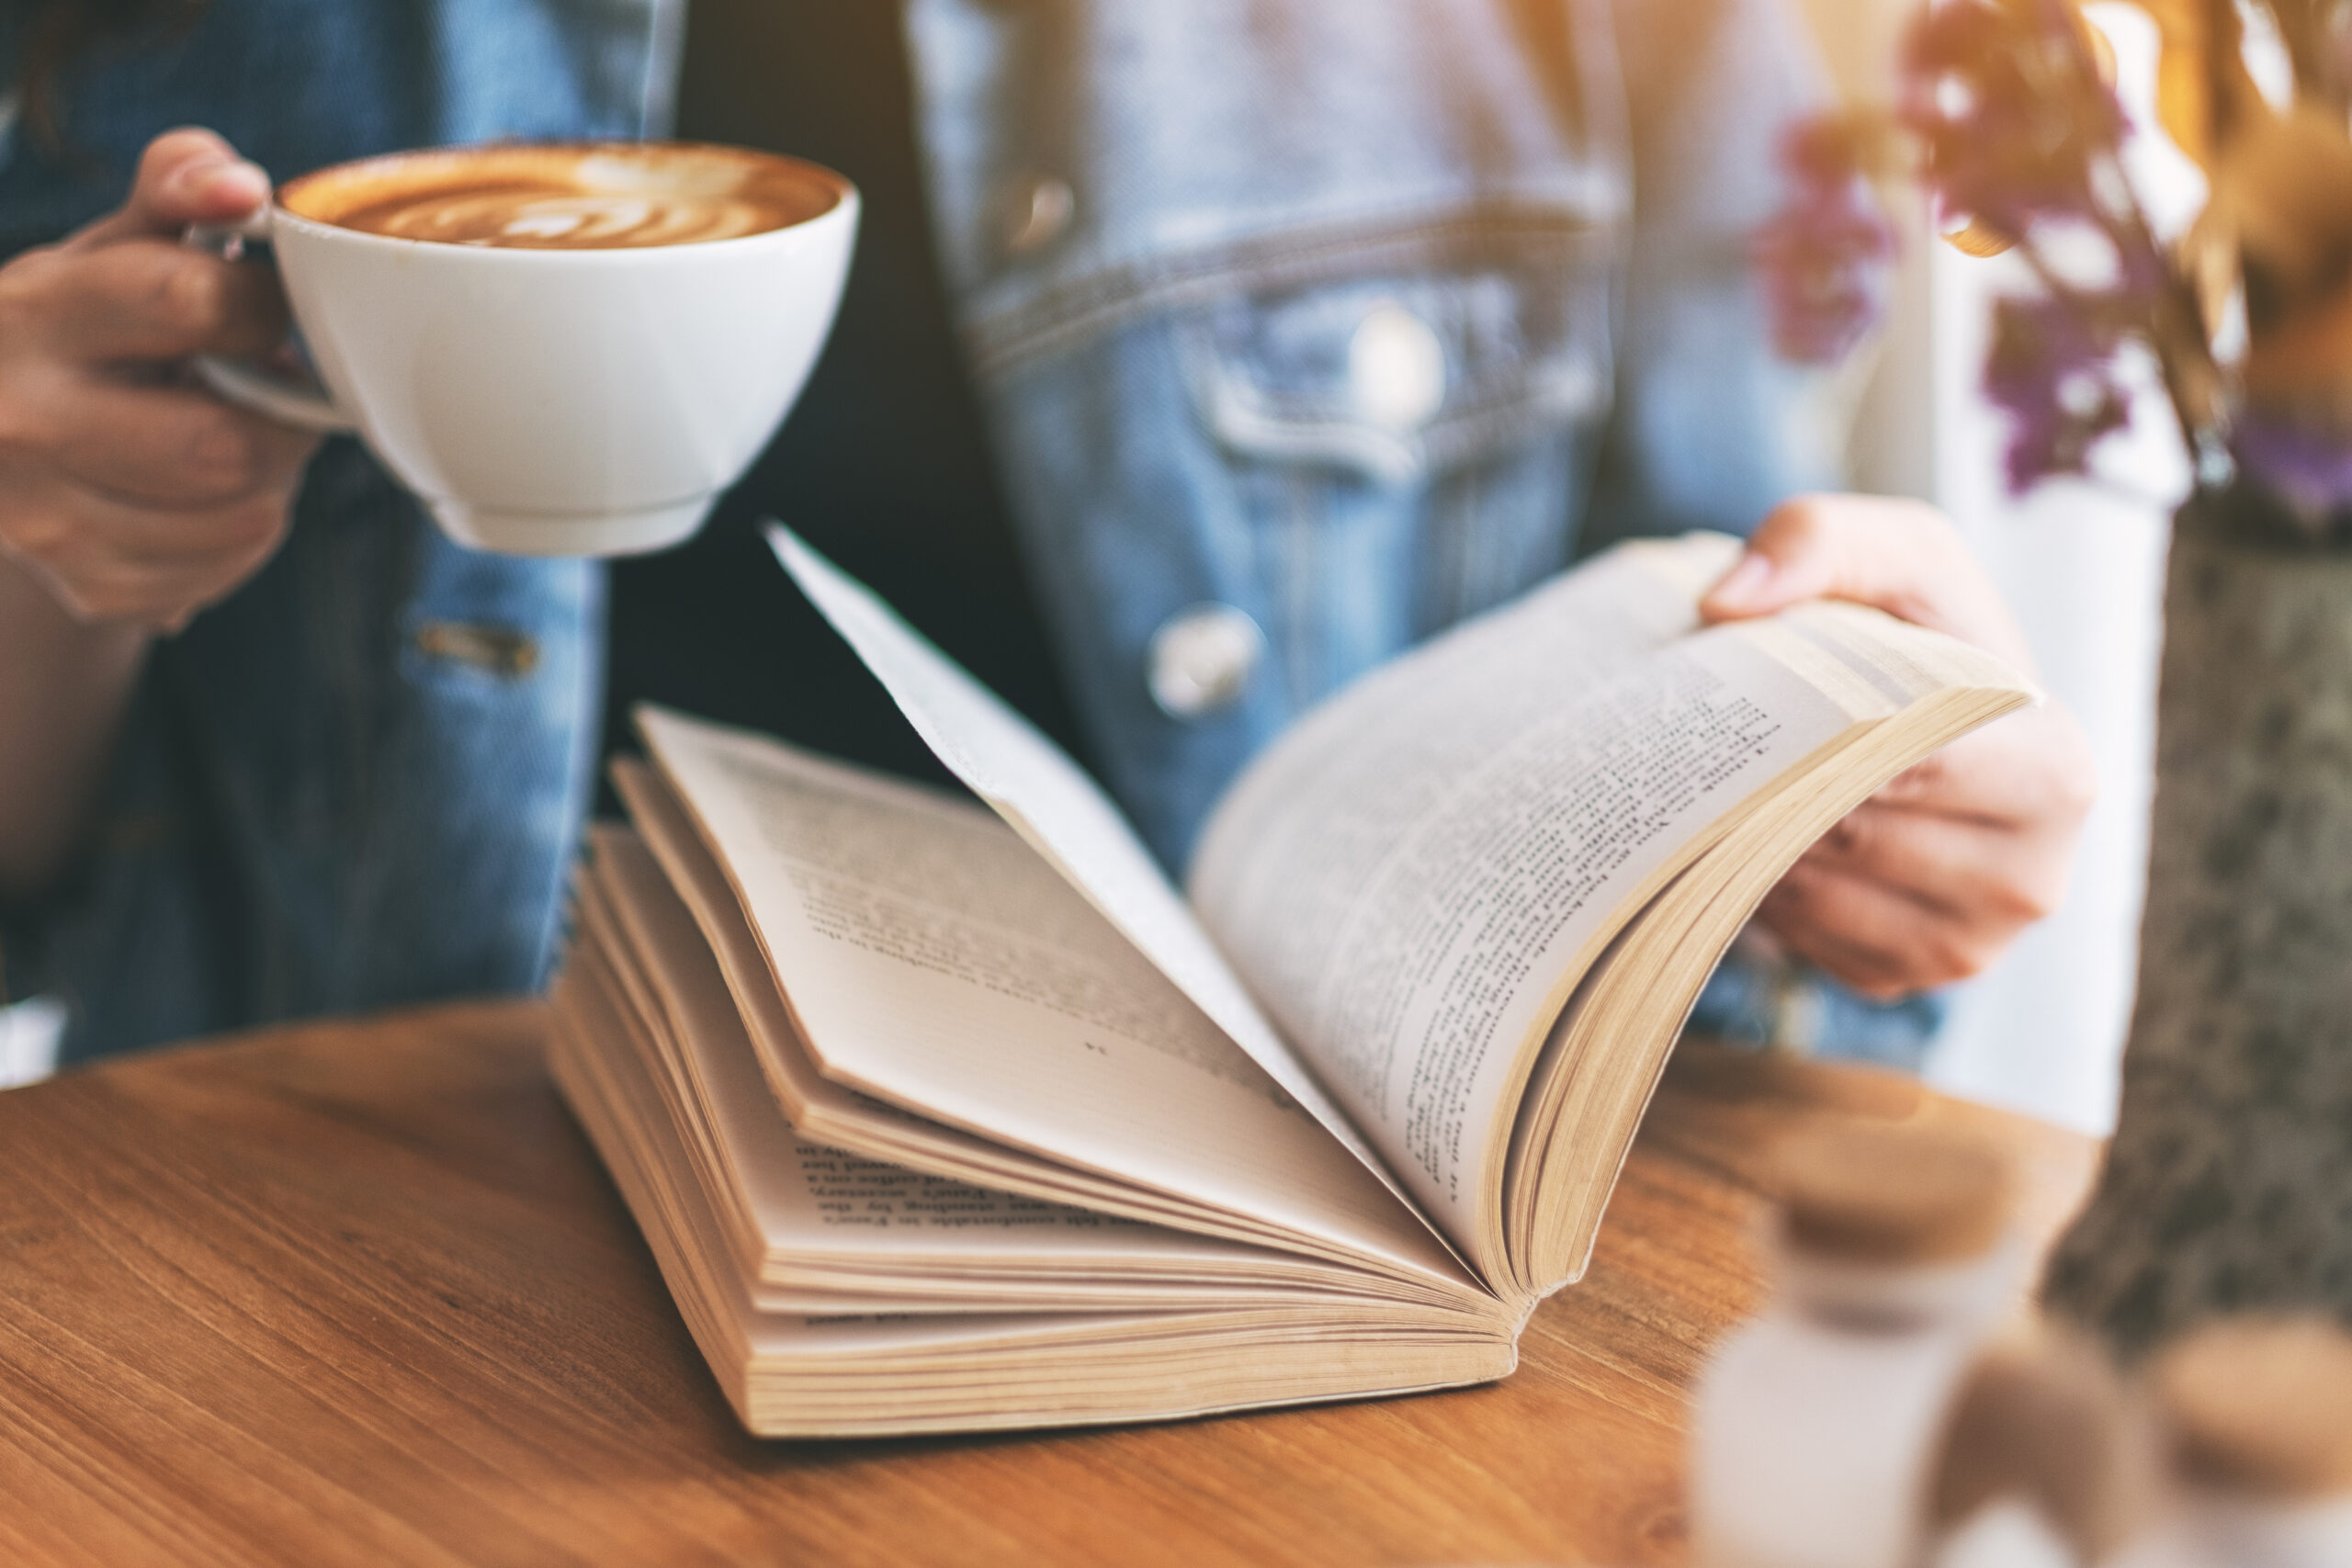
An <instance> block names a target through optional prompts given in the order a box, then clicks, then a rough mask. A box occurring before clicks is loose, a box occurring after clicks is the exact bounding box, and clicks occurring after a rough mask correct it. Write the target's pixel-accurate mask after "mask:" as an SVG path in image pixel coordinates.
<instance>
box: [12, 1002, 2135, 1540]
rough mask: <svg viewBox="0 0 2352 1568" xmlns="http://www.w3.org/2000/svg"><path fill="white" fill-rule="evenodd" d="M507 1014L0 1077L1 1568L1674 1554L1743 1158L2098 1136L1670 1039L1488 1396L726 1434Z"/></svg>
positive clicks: (519, 1013)
mask: <svg viewBox="0 0 2352 1568" xmlns="http://www.w3.org/2000/svg"><path fill="white" fill-rule="evenodd" d="M541 1027H542V1023H541V1015H540V1013H539V1011H538V1010H537V1008H536V1007H535V1006H532V1005H530V1004H521V1003H510V1004H502V1005H496V1006H481V1007H463V1008H454V1009H442V1010H432V1011H421V1012H414V1013H409V1014H404V1015H399V1016H393V1017H387V1018H381V1019H375V1020H369V1021H357V1022H339V1023H333V1024H322V1025H316V1026H310V1027H303V1028H296V1029H288V1030H282V1031H277V1032H269V1033H266V1034H259V1035H254V1036H251V1037H248V1038H246V1039H243V1040H241V1041H232V1042H228V1043H221V1044H213V1045H201V1046H195V1047H189V1048H185V1049H181V1050H178V1051H175V1052H168V1053H164V1054H162V1055H154V1056H150V1057H146V1058H143V1059H141V1060H136V1061H130V1062H125V1063H121V1064H119V1065H115V1066H107V1067H103V1068H98V1069H96V1070H91V1071H85V1072H81V1073H76V1074H72V1075H68V1076H66V1077H61V1078H59V1079H56V1080H53V1081H51V1082H50V1083H46V1084H41V1085H38V1086H35V1087H33V1088H30V1089H18V1090H15V1091H12V1092H9V1093H6V1094H0V1563H6V1564H10V1565H12V1568H34V1565H43V1568H45V1565H49V1564H77V1565H78V1564H87V1565H90V1568H130V1565H135V1564H143V1563H150V1562H154V1563H174V1564H225V1565H234V1568H255V1565H270V1564H288V1565H300V1568H320V1565H322V1564H335V1563H370V1564H375V1563H435V1564H457V1563H516V1564H542V1563H551V1564H552V1563H592V1562H593V1563H629V1564H669V1563H776V1564H784V1563H791V1564H796V1565H814V1564H829V1563H890V1564H908V1563H927V1562H942V1563H946V1562H954V1563H1021V1564H1058V1563H1071V1564H1079V1563H1084V1564H1097V1563H1136V1564H1156V1563H1169V1564H1178V1563H1182V1564H1204V1563H1219V1562H1247V1563H1277V1564H1279V1563H1298V1564H1321V1563H1335V1564H1336V1563H1347V1564H1375V1563H1377V1564H1414V1563H1426V1564H1432V1565H1435V1564H1447V1563H1455V1564H1460V1563H1477V1562H1492V1563H1505V1562H1515V1563H1526V1562H1561V1563H1581V1562H1590V1563H1597V1564H1614V1565H1618V1568H1635V1565H1639V1564H1651V1563H1673V1562H1680V1561H1682V1557H1683V1529H1682V1521H1681V1513H1680V1507H1679V1450H1680V1445H1681V1440H1682V1427H1683V1393H1684V1388H1685V1385H1686V1383H1687V1382H1688V1380H1689V1379H1690V1377H1691V1373H1692V1371H1693V1370H1694V1369H1695V1367H1696V1366H1697V1364H1698V1362H1699V1360H1700V1359H1701V1358H1702V1356H1703V1355H1704V1353H1705V1351H1706V1349H1707V1348H1708V1346H1709V1345H1710V1344H1711V1343H1712V1342H1713V1340H1714V1339H1715V1338H1716V1337H1718V1336H1719V1335H1720V1334H1721V1333H1722V1332H1723V1330H1724V1328H1725V1326H1726V1325H1729V1324H1731V1323H1733V1322H1734V1321H1735V1320H1736V1318H1737V1317H1738V1316H1739V1314H1741V1313H1742V1312H1743V1311H1745V1310H1747V1308H1748V1307H1749V1306H1750V1305H1751V1304H1752V1303H1753V1302H1754V1299H1755V1293H1756V1286H1757V1278H1756V1274H1755V1271H1754V1268H1753V1265H1752V1263H1751V1260H1750V1258H1749V1254H1748V1249H1747V1236H1746V1222H1747V1218H1748V1216H1749V1215H1750V1213H1751V1212H1752V1208H1753V1202H1754V1200H1753V1197H1752V1185H1751V1183H1752V1178H1753V1175H1754V1173H1755V1171H1756V1170H1757V1168H1758V1159H1759V1157H1760V1155H1761V1153H1762V1151H1763V1150H1764V1149H1765V1148H1766V1147H1767V1146H1768V1145H1769V1143H1770V1140H1771V1139H1772V1138H1773V1137H1774V1136H1775V1135H1777V1134H1781V1133H1782V1132H1784V1131H1785V1130H1787V1129H1788V1128H1790V1127H1792V1126H1794V1125H1797V1124H1799V1123H1800V1122H1803V1121H1804V1119H1805V1118H1807V1117H1813V1116H1821V1115H1861V1116H1871V1117H1894V1118H1901V1117H1911V1116H1921V1117H1933V1118H1945V1119H1960V1120H1963V1121H1967V1122H1972V1123H1974V1124H1978V1125H1981V1126H1983V1127H1984V1128H1985V1130H1986V1131H1987V1132H1988V1133H1990V1134H1992V1135H1994V1136H1996V1137H1998V1138H1999V1139H2001V1140H2002V1141H2003V1142H2005V1143H2007V1145H2010V1146H2011V1147H2013V1148H2014V1149H2015V1150H2016V1151H2017V1152H2018V1156H2020V1158H2021V1159H2023V1160H2024V1161H2025V1162H2026V1166H2027V1168H2028V1170H2029V1171H2030V1188H2031V1190H2032V1192H2033V1195H2034V1202H2035V1204H2036V1220H2035V1223H2036V1224H2037V1226H2038V1227H2039V1228H2040V1229H2041V1230H2042V1231H2044V1232H2045V1233H2046V1232H2048V1231H2050V1230H2052V1229H2053V1228H2054V1227H2055V1225H2056V1224H2058V1222H2059V1221H2060V1220H2061V1219H2063V1217H2064V1214H2065V1213H2067V1212H2068V1210H2069V1209H2070V1208H2071V1206H2072V1204H2073V1203H2074V1201H2075V1198H2076V1197H2077V1195H2078V1194H2079V1193H2080V1191H2081V1190H2082V1189H2083V1187H2084V1185H2085V1184H2086V1181H2087V1180H2088V1179H2089V1175H2090V1171H2091V1166H2092V1162H2093V1160H2094V1158H2095V1149H2094V1146H2093V1145H2091V1144H2090V1143H2089V1142H2088V1141H2086V1140H2084V1139H2079V1138H2075V1137H2072V1136H2070V1135H2068V1134H2062V1133H2058V1132H2055V1131H2053V1130H2052V1129H2050V1128H2047V1127H2042V1126H2040V1125H2038V1124H2035V1123H2031V1122H2022V1121H2018V1120H2016V1119H2014V1118H2008V1117H2004V1116H2001V1115H1999V1114H1997V1113H1995V1112H1991V1111H1982V1110H1979V1109H1976V1108H1973V1107H1969V1106H1964V1105H1961V1104H1958V1103H1956V1102H1953V1101H1950V1100H1940V1099H1939V1098H1936V1097H1934V1096H1931V1095H1926V1094H1923V1093H1921V1092H1920V1091H1919V1090H1917V1089H1913V1088H1912V1087H1911V1086H1910V1085H1909V1084H1908V1083H1907V1082H1905V1081H1903V1080H1898V1079H1894V1078H1890V1077H1883V1076H1879V1075H1873V1074H1868V1073H1860V1072H1855V1071H1851V1070H1842V1069H1841V1070H1832V1069H1827V1068H1822V1067H1816V1066H1808V1065H1804V1064H1800V1063H1792V1062H1788V1061H1785V1060H1782V1059H1779V1058H1768V1059H1754V1058H1746V1057H1736V1056H1734V1055H1730V1054H1728V1053H1723V1052H1714V1051H1705V1050H1702V1049H1696V1048H1686V1049H1685V1051H1684V1053H1683V1059H1682V1060H1681V1061H1679V1063H1678V1065H1677V1066H1676V1067H1675V1068H1674V1069H1673V1070H1672V1071H1671V1072H1670V1073H1669V1075H1668V1081H1667V1084H1666V1086H1665V1088H1664V1089H1662V1090H1661V1092H1660V1095H1659V1098H1658V1101H1657V1106H1656V1108H1655V1110H1654V1111H1653V1113H1652V1116H1651V1119H1650V1122H1649V1125H1648V1127H1647V1128H1646V1129H1645V1133H1644V1134H1643V1137H1642V1141H1641V1143H1640V1145H1639V1146H1638V1147H1637V1148H1636V1150H1635V1152H1634V1156H1633V1158H1632V1160H1631V1162H1630V1163H1629V1164H1628V1166H1627V1168H1626V1170H1625V1175H1624V1179H1623V1185H1622V1187H1621V1188H1620V1190H1619V1191H1618V1194H1617V1197H1616V1200H1615V1201H1614V1203H1613V1205H1612V1206H1611V1210H1610V1213H1609V1219H1608V1223H1607V1224H1606V1226H1605V1227H1604V1230H1603V1233H1602V1236H1601V1241H1600V1250H1599V1254H1598V1257H1597V1258H1596V1262H1595V1266H1594V1268H1593V1270H1592V1272H1591V1273H1590V1275H1589V1277H1588V1278H1587V1280H1585V1282H1584V1283H1582V1284H1580V1285H1577V1286H1575V1287H1572V1288H1571V1289H1569V1290H1567V1291H1566V1292H1562V1293H1561V1294H1560V1295H1558V1296H1555V1298H1553V1300H1552V1301H1550V1302H1549V1303H1545V1305H1544V1307H1543V1308H1542V1309H1541V1310H1539V1311H1538V1312H1537V1314H1535V1317H1534V1320H1533V1322H1532V1324H1531V1325H1529V1328H1528V1332H1527V1337H1526V1340H1525V1343H1524V1345H1523V1347H1522V1359H1521V1368H1520V1370H1519V1371H1518V1372H1517V1373H1516V1374H1515V1375H1513V1376H1512V1377H1511V1378H1510V1380H1509V1381H1507V1382H1502V1383H1499V1384H1497V1385H1493V1386H1491V1387H1487V1388H1482V1389H1475V1390H1469V1391H1464V1392H1460V1393H1443V1394H1430V1395H1423V1396H1420V1397H1418V1398H1411V1399H1401V1400H1391V1401H1385V1402H1377V1403H1366V1404H1350V1405H1333V1406H1322V1407H1318V1408H1314V1409H1306V1410H1293V1411H1281V1412H1274V1413H1270V1414H1261V1415H1256V1416H1233V1417H1224V1418H1218V1419H1213V1420H1201V1421H1192V1422H1184V1423H1180V1424H1176V1425H1172V1426H1161V1427H1135V1428H1124V1429H1114V1430H1106V1431H1089V1432H1056V1433H1046V1434H1035V1435H1023V1436H1009V1437H989V1438H953V1439H923V1440H920V1441H896V1442H863V1443H780V1442H760V1441H755V1440H753V1439H752V1438H748V1437H746V1436H744V1435H743V1433H742V1431H741V1428H740V1427H738V1426H737V1425H736V1422H735V1419H734V1416H732V1415H731V1414H730V1413H729V1410H728V1408H727V1406H726V1404H724V1403H723V1402H722V1400H721V1399H720V1397H719V1395H718V1390H717V1388H716V1387H715V1386H714V1384H713V1383H712V1382H711V1379H710V1376H709V1374H708V1372H707V1370H706V1369H705V1367H704V1364H703V1362H702V1359H701V1358H700V1356H699V1355H697V1354H696V1352H695V1348H694V1346H693V1344H692V1343H691V1342H690V1341H689V1340H688V1338H687V1337H686V1334H685V1330H684V1327H683V1326H681V1325H680V1323H679V1321H678V1317H677V1314H676V1312H675V1311H674V1310H673V1307H672V1306H671V1303H670V1298H669V1294H668V1292H667V1291H665V1290H664V1289H663V1287H662V1281H661V1279H660V1277H659V1275H657V1274H656V1272H655V1271H654V1268H653V1264H652V1261H651V1259H650V1257H649V1256H648V1254H647V1252H646V1250H645V1247H644V1244H643V1243H642V1242H641V1241H640V1240H639V1237H638V1235H637V1232H636V1229H635V1227H634V1226H633V1225H632V1224H631V1223H630V1221H629V1218H628V1213H626V1212H625V1211H624V1210H623V1209H622V1208H621V1206H620V1203H619V1201H617V1199H616V1197H615V1195H614V1193H613V1190H612V1189H611V1187H610V1186H609V1185H608V1184H607V1183H606V1181H605V1177H604V1175H603V1173H602V1171H601V1169H600V1168H598V1166H597V1165H596V1163H595V1161H594V1158H593V1157H592V1156H591V1155H590V1153H589V1150H588V1148H587V1145H586V1144H585V1143H584V1142H583V1141H582V1138H581V1136H580V1134H579V1133H578V1131H577V1130H576V1129H575V1128H574V1126H573V1125H572V1123H571V1120H570V1118H569V1117H568V1116H567V1114H566V1112H565V1111H564V1109H563V1107H562V1105H561V1103H560V1101H559V1100H557V1099H556V1097H555V1095H554V1094H553V1092H552V1091H551V1090H550V1089H549V1088H548V1082H547V1079H546V1077H545V1076H544V1075H543V1073H542V1071H541V1069H540V1066H539V1037H540V1031H541Z"/></svg>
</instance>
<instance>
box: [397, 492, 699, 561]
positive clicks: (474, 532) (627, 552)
mask: <svg viewBox="0 0 2352 1568" xmlns="http://www.w3.org/2000/svg"><path fill="white" fill-rule="evenodd" d="M716 500H718V497H717V496H715V495H698V496H696V497H695V498H694V499H693V500H692V501H684V502H677V503H676V504H674V505H671V506H652V507H648V508H646V509H645V510H644V511H641V512H499V511H495V510H492V509H491V508H489V507H482V506H475V505H473V504H471V503H470V502H463V501H444V500H437V499H435V500H428V502H426V504H427V505H428V506H430V507H431V508H432V511H433V516H434V520H435V522H437V523H439V524H440V525H441V530H442V532H444V533H446V534H447V535H448V536H449V537H451V538H453V539H455V540H457V541H458V543H459V544H461V545H464V546H467V547H469V548H472V549H477V550H492V551H494V552H496V553H497V554H499V555H506V556H641V555H646V554H649V553H650V552H651V551H654V550H664V549H668V548H669V547H671V546H672V545H674V544H678V543H680V542H681V541H683V540H684V539H687V538H689V537H691V536H693V534H694V532H695V529H697V528H699V527H701V526H702V520H703V518H704V517H705V516H706V515H707V513H709V511H710V508H711V503H712V502H715V501H716Z"/></svg>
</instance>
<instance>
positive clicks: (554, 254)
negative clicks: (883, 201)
mask: <svg viewBox="0 0 2352 1568" xmlns="http://www.w3.org/2000/svg"><path fill="white" fill-rule="evenodd" d="M650 146H661V147H677V148H684V149H707V150H709V151H712V152H729V153H734V154H738V155H747V156H751V157H754V158H763V159H769V160H773V161H774V162H776V163H780V164H791V165H792V166H793V167H794V168H796V169H797V170H799V171H801V172H803V173H805V174H809V175H815V176H816V177H817V179H818V181H819V183H820V184H821V185H823V186H825V187H826V188H827V189H829V190H831V192H832V197H833V199H832V203H831V206H829V207H827V208H825V209H824V210H822V211H821V212H812V213H810V214H809V216H808V217H806V218H800V219H796V220H793V221H792V222H789V223H785V224H780V225H778V226H777V227H775V228H774V229H762V230H760V231H758V232H756V233H752V234H736V235H731V236H729V238H726V239H723V240H689V241H687V242H685V243H682V244H673V245H614V246H600V247H594V248H588V249H582V250H563V249H558V248H554V247H547V248H541V247H538V246H527V247H526V246H520V245H469V244H461V243H458V242H456V241H452V240H419V239H413V238H410V237H408V236H405V235H397V234H379V233H375V232H373V231H369V230H366V229H353V228H348V227H346V226H345V225H344V224H341V223H335V222H331V221H329V220H326V219H323V218H312V217H310V216H309V215H307V214H305V213H300V212H297V211H295V210H294V209H292V208H290V207H288V206H287V205H286V196H287V193H288V192H289V191H291V190H293V189H294V188H295V187H296V186H301V185H305V184H308V183H309V182H310V181H312V180H316V179H322V178H323V177H325V176H327V175H337V174H343V173H346V172H348V171H350V170H354V169H358V168H362V167H365V166H366V165H368V164H396V163H399V162H401V161H402V160H404V159H409V158H416V157H429V156H432V155H435V154H441V153H450V154H454V153H464V152H475V151H488V150H492V149H509V148H511V149H517V150H531V151H540V150H544V151H547V152H568V151H569V152H593V151H596V150H600V149H605V148H623V149H630V148H640V147H650ZM859 205H860V198H859V195H858V188H857V184H856V182H855V181H854V180H852V179H851V178H850V177H849V176H848V175H844V174H842V173H841V172H840V171H838V170H835V169H829V168H827V167H826V166H825V165H824V164H819V163H815V162H812V161H811V160H809V159H807V158H796V157H794V156H793V155H792V154H791V153H789V152H767V151H765V150H764V149H760V148H752V147H734V146H729V145H727V144H725V143H723V142H714V141H653V140H646V141H628V140H625V139H622V138H617V137H604V138H567V139H560V140H552V141H484V142H459V143H453V144H451V145H448V146H444V147H413V148H409V149H407V150H405V151H402V152H376V153H370V154H368V156H366V157H360V158H346V159H345V160H344V161H343V162H342V163H339V164H326V165H324V166H323V167H321V168H316V169H312V170H310V171H309V172H308V173H305V174H300V175H295V176H294V177H293V178H292V179H289V180H285V181H282V182H280V183H279V184H278V185H277V187H276V188H275V189H273V190H272V191H271V192H270V204H269V216H270V222H271V225H272V226H273V227H275V226H276V225H277V224H280V223H292V224H295V225H298V226H300V228H303V229H306V230H309V231H312V232H314V233H318V234H322V235H332V236H334V238H335V239H337V240H348V241H351V242H354V243H368V244H377V245H392V246H399V247H401V248H404V249H409V250H424V251H436V252H437V251H447V252H450V253H452V254H461V255H470V256H485V257H487V256H498V257H503V258H512V259H513V261H514V262H515V263H523V262H526V261H527V262H528V263H530V264H535V265H542V266H544V265H551V264H552V265H591V266H593V265H621V264H623V263H625V262H626V261H628V259H631V258H634V259H635V260H636V261H637V262H639V264H642V262H643V261H644V259H645V258H646V257H648V256H651V255H657V254H667V255H677V254H685V253H689V252H695V251H705V252H710V251H723V250H727V249H729V248H734V247H741V246H745V245H755V244H758V243H760V242H762V241H763V240H765V241H775V240H778V239H780V238H782V237H783V236H785V235H788V234H797V233H802V232H805V231H808V230H810V229H814V228H817V227H818V226H820V225H821V224H823V223H825V222H826V221H828V220H842V219H843V217H844V215H848V214H854V213H855V212H856V211H857V209H858V207H859ZM556 258H561V260H560V262H558V261H557V260H556ZM494 265H509V264H507V263H500V264H494Z"/></svg>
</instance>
